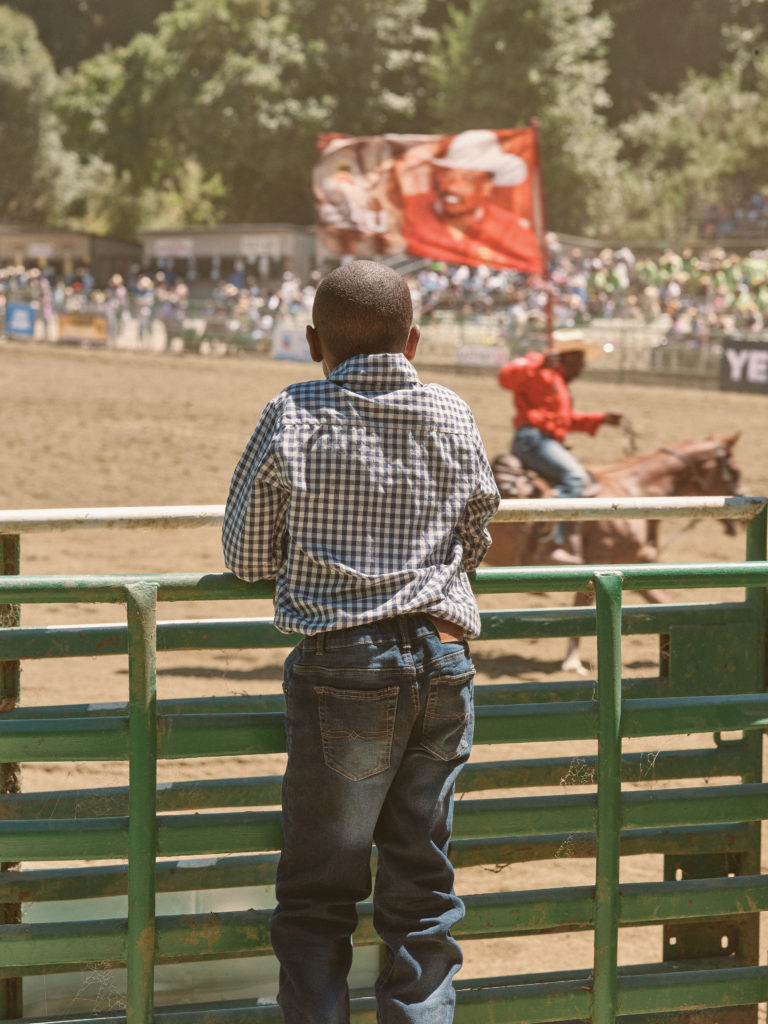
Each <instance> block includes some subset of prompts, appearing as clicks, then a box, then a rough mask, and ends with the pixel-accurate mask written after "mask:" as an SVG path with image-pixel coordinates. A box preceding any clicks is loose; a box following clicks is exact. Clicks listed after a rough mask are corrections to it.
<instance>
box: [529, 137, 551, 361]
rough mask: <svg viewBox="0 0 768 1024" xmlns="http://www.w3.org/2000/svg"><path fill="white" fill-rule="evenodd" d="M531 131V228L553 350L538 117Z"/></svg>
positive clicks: (548, 346)
mask: <svg viewBox="0 0 768 1024" xmlns="http://www.w3.org/2000/svg"><path fill="white" fill-rule="evenodd" d="M528 123H529V125H530V127H531V129H532V131H533V140H534V141H533V150H534V155H535V158H536V168H535V171H536V173H535V174H534V175H533V178H532V185H533V227H534V231H535V232H536V237H537V238H538V240H539V249H540V251H541V265H542V267H543V268H544V269H543V273H542V278H543V280H544V288H545V291H546V293H547V306H546V314H547V348H548V349H549V350H553V349H554V346H555V340H554V329H555V303H554V293H555V285H554V281H553V280H552V276H551V274H550V271H549V258H548V256H549V254H548V252H547V240H546V211H545V206H544V184H543V181H542V175H541V148H540V145H539V119H538V117H532V118H531V120H530V121H529V122H528Z"/></svg>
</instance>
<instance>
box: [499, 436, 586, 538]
mask: <svg viewBox="0 0 768 1024" xmlns="http://www.w3.org/2000/svg"><path fill="white" fill-rule="evenodd" d="M512 454H513V455H516V456H517V457H518V459H520V461H521V462H522V464H523V465H524V466H527V467H528V468H529V469H532V470H534V472H536V473H540V474H541V476H543V477H544V479H545V480H548V481H549V482H550V483H552V484H555V485H556V486H555V489H554V492H553V493H554V494H556V495H557V496H558V497H560V498H578V497H579V496H580V495H581V494H582V492H583V490H584V488H585V487H586V486H587V484H588V483H589V482H590V480H589V473H587V471H586V469H584V467H583V466H582V464H581V463H580V462H579V460H578V459H577V458H576V456H575V455H571V453H570V452H569V451H568V449H567V448H566V447H565V446H564V445H562V444H561V443H560V442H559V441H556V440H555V438H554V437H550V436H549V435H548V434H545V433H543V432H542V431H541V430H539V428H538V427H532V426H530V424H526V425H525V426H523V427H518V428H517V430H516V431H515V436H514V438H513V440H512ZM565 530H566V527H565V523H555V526H554V529H553V533H554V536H555V540H556V542H557V543H558V544H562V543H563V541H564V539H565Z"/></svg>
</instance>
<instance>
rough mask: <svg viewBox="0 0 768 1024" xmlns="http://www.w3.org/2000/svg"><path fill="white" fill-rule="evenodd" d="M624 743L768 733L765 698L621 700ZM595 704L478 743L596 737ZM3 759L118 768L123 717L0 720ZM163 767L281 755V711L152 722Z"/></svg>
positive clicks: (497, 730) (540, 715) (560, 707)
mask: <svg viewBox="0 0 768 1024" xmlns="http://www.w3.org/2000/svg"><path fill="white" fill-rule="evenodd" d="M622 703H623V709H624V714H623V725H622V735H623V736H626V737H643V736H667V735H674V734H676V733H681V732H685V733H697V732H699V733H706V732H714V731H723V732H728V731H742V730H752V729H765V728H766V727H768V693H758V694H755V693H747V694H728V695H725V696H722V697H715V696H706V697H667V698H658V699H653V698H652V699H635V700H625V701H623V702H622ZM597 707H598V705H597V701H596V700H589V701H558V702H556V703H554V704H520V705H513V704H500V705H480V706H478V707H477V709H476V725H475V741H476V742H477V743H478V744H486V743H505V744H508V743H520V742H527V743H532V742H537V743H545V742H556V741H562V740H586V739H594V738H595V737H596V736H597ZM0 734H1V735H2V737H3V752H4V756H6V757H7V758H8V759H9V760H13V761H36V762H46V761H48V762H50V761H122V760H125V759H126V757H127V755H128V717H127V715H125V714H119V715H112V716H109V717H100V718H62V719H40V718H21V717H20V718H17V717H15V716H14V715H13V713H10V714H9V715H8V716H7V717H6V716H3V718H2V720H0ZM157 739H158V757H159V758H160V759H163V758H167V759H178V758H198V757H224V756H228V755H238V754H275V753H282V752H284V750H285V722H284V716H283V715H282V714H281V713H280V712H279V711H274V712H265V713H262V714H249V713H243V712H240V713H235V714H210V713H208V714H182V715H164V714H160V715H158V716H157Z"/></svg>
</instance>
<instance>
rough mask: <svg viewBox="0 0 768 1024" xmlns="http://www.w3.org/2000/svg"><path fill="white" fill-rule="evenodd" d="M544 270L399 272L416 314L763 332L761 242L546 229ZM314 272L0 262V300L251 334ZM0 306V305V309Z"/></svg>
mask: <svg viewBox="0 0 768 1024" xmlns="http://www.w3.org/2000/svg"><path fill="white" fill-rule="evenodd" d="M548 248H549V279H548V280H547V279H545V278H543V277H536V276H525V275H522V274H519V273H517V272H515V271H498V270H491V269H489V268H487V267H468V266H453V265H448V264H443V263H428V262H427V261H421V265H420V267H419V268H418V269H413V270H411V271H410V272H408V273H407V277H408V280H409V282H410V285H411V292H412V295H413V300H414V306H415V310H416V316H417V317H418V319H419V320H420V321H421V322H423V323H425V324H428V323H429V322H430V320H432V319H442V320H448V319H453V320H457V321H471V320H477V319H480V318H483V317H492V318H493V320H494V322H495V323H496V324H497V325H498V326H499V327H501V328H502V329H504V330H506V331H507V332H508V333H509V334H510V335H512V336H519V335H522V334H524V333H525V332H527V331H531V330H533V329H536V328H538V327H542V328H543V327H544V325H545V324H546V318H547V305H548V302H549V301H550V296H551V301H552V304H553V310H554V322H555V325H556V326H558V327H565V326H569V327H570V326H582V325H585V324H588V323H589V322H591V321H595V320H601V321H603V320H611V321H624V322H630V323H635V324H647V325H651V324H654V325H659V324H663V326H664V330H665V333H666V336H667V337H668V338H669V339H670V340H671V339H673V338H677V337H680V338H697V339H704V338H707V337H710V336H717V335H718V334H720V333H734V332H738V333H754V334H759V333H762V332H765V331H768V249H763V250H759V249H756V250H753V251H752V252H750V253H748V254H741V255H739V254H736V253H732V252H731V253H729V252H727V251H726V250H725V249H723V248H721V247H711V248H707V249H704V250H702V251H699V252H695V251H694V250H693V249H684V250H683V251H681V252H676V251H673V250H672V249H665V250H664V251H662V252H660V253H657V254H653V255H648V254H647V253H640V252H634V251H632V250H631V249H630V248H628V247H627V246H621V247H619V248H608V247H606V248H603V249H601V250H593V251H587V250H586V249H582V248H579V247H577V246H573V245H566V244H563V243H562V242H561V241H560V240H559V239H558V238H557V236H555V235H550V236H549V237H548ZM319 276H320V275H319V274H317V273H315V274H313V275H312V278H311V280H309V281H306V282H302V281H300V280H299V279H298V278H297V277H296V276H295V275H294V274H292V273H291V272H290V271H286V272H285V273H284V274H283V276H282V280H280V281H279V282H276V283H275V284H274V285H273V286H272V287H265V286H264V285H263V283H260V282H258V281H257V280H256V279H255V278H251V279H247V280H246V281H244V282H242V281H238V282H237V283H236V282H234V281H232V280H229V281H220V282H217V283H215V284H213V283H212V284H211V285H210V286H209V288H208V289H205V290H204V291H202V292H201V290H200V288H199V285H198V287H197V288H196V291H195V294H194V296H193V295H192V294H191V293H190V289H189V286H188V285H187V283H186V281H184V280H181V279H175V278H174V277H173V275H172V274H171V273H166V272H165V271H162V270H161V271H156V272H154V273H143V272H142V273H137V274H136V275H135V276H134V277H132V278H131V279H128V280H124V279H123V277H122V276H121V275H119V274H115V275H113V277H112V278H111V279H110V280H109V281H108V282H107V284H106V285H104V286H102V287H99V286H97V284H96V282H95V281H94V280H93V278H92V276H91V274H90V273H89V272H88V271H87V270H86V269H81V270H79V271H77V272H76V273H75V274H74V275H72V276H71V278H70V279H68V280H62V279H59V278H55V277H51V276H50V275H46V273H44V272H42V271H41V270H40V269H39V268H32V269H25V268H22V267H6V268H0V305H2V304H4V303H5V302H13V301H32V302H33V303H35V305H36V306H37V307H38V309H39V313H40V317H41V318H42V320H43V323H44V324H47V322H48V321H49V320H50V319H51V318H52V317H53V316H54V315H56V314H57V313H59V312H62V311H78V310H82V311H85V310H87V311H89V312H95V311H99V312H103V313H105V314H106V315H107V317H108V319H109V323H110V332H111V333H114V332H117V331H119V330H120V329H121V326H122V325H123V323H124V321H125V320H126V318H130V319H131V320H132V321H133V322H134V323H135V324H136V325H137V328H138V331H139V334H141V333H142V332H143V331H146V330H149V329H152V327H153V325H154V324H155V323H156V322H158V321H159V322H161V323H162V324H164V325H165V327H166V329H167V331H168V332H169V334H170V333H173V331H174V330H176V329H179V328H180V327H181V325H182V324H183V323H184V322H186V321H188V320H189V319H190V318H194V317H196V318H201V319H203V320H208V319H215V318H216V317H219V318H221V319H222V320H223V321H225V322H227V323H229V324H236V325H237V326H238V329H239V330H240V331H242V332H243V333H246V334H249V335H251V336H254V337H258V336H260V335H266V334H268V333H269V332H270V331H271V330H272V328H273V326H274V325H275V323H276V321H277V320H278V319H281V318H285V317H295V318H300V319H301V320H303V321H305V322H306V320H308V318H309V316H310V314H311V309H312V300H313V298H314V293H315V288H316V285H317V281H318V280H319ZM0 312H1V311H0Z"/></svg>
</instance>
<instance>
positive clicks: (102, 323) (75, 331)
mask: <svg viewBox="0 0 768 1024" xmlns="http://www.w3.org/2000/svg"><path fill="white" fill-rule="evenodd" d="M108 335H109V327H108V324H107V315H106V313H60V314H59V341H88V342H92V343H94V344H96V345H106V343H107V337H108Z"/></svg>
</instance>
